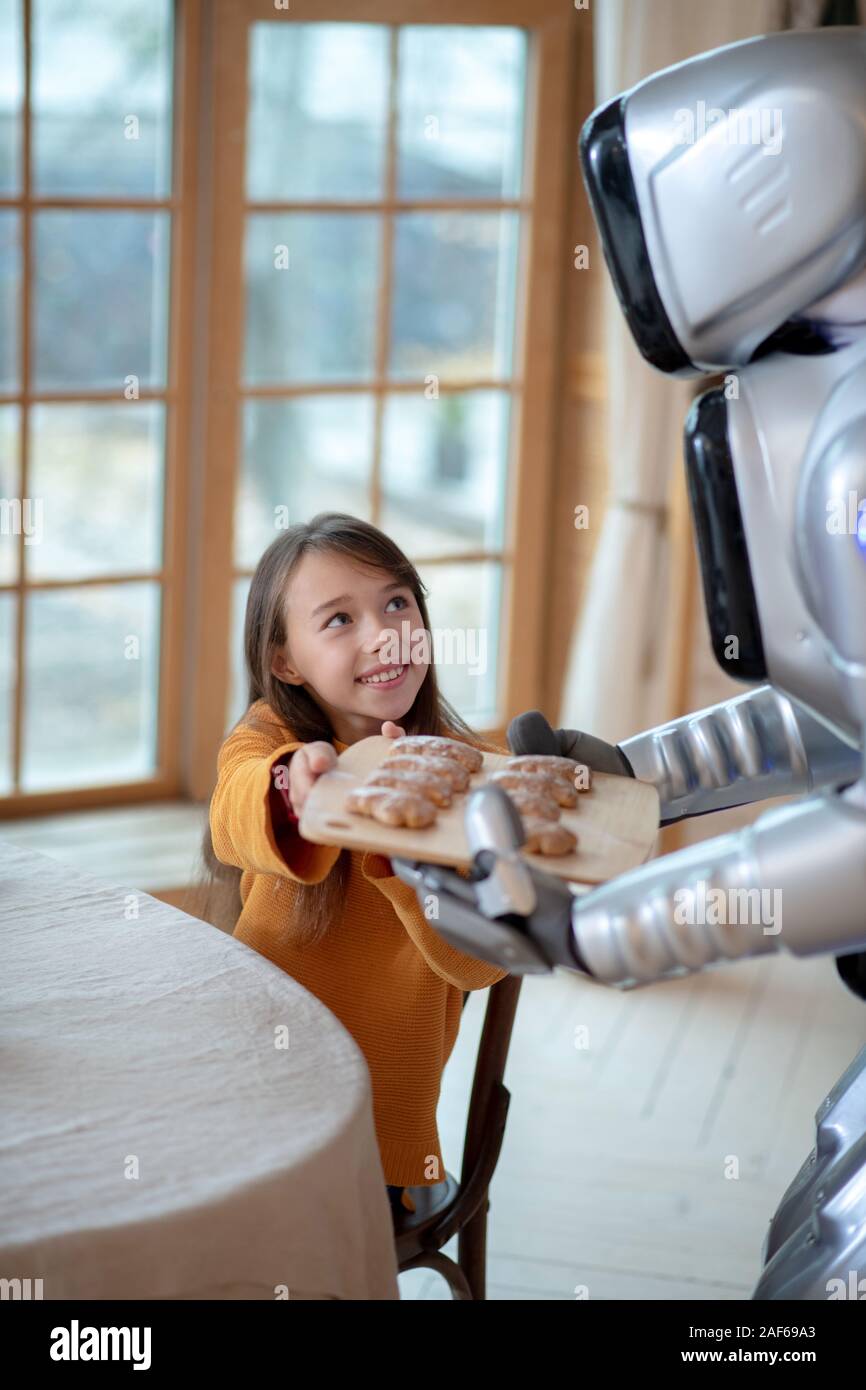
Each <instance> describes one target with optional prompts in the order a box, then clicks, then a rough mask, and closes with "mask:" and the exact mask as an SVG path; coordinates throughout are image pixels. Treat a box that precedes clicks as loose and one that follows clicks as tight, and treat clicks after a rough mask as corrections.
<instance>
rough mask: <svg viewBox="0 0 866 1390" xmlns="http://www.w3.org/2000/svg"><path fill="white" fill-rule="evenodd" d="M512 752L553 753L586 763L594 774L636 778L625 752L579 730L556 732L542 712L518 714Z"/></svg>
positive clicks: (510, 735) (513, 724)
mask: <svg viewBox="0 0 866 1390" xmlns="http://www.w3.org/2000/svg"><path fill="white" fill-rule="evenodd" d="M508 746H509V748H510V749H511V751H512V753H552V754H554V755H555V756H559V757H561V758H574V759H575V760H576V761H577V762H579V763H586V764H587V766H588V767H591V768H592V770H593V772H610V773H612V774H614V775H615V776H621V777H634V775H635V774H634V769H633V768H632V766H631V763H630V762H629V760H628V758H627V757H626V756H625V753H623V751H622V749H621V748H619V747H618V746H617V745H616V744H613V743H606V742H605V741H604V739H603V738H595V737H594V736H593V735H592V734H584V733H581V732H580V730H579V729H552V728H551V727H550V725H549V724H548V722H547V720H546V719H545V717H544V715H543V714H542V713H541V711H540V710H537V709H530V710H527V711H526V713H525V714H518V715H517V717H516V718H515V719H512V721H511V723H510V724H509V726H508Z"/></svg>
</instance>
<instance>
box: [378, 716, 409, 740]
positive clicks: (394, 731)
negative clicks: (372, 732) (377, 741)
mask: <svg viewBox="0 0 866 1390" xmlns="http://www.w3.org/2000/svg"><path fill="white" fill-rule="evenodd" d="M382 733H383V734H384V736H385V738H405V737H406V730H405V729H401V728H400V725H399V724H395V723H394V721H393V719H386V720H385V723H384V724H383V725H382Z"/></svg>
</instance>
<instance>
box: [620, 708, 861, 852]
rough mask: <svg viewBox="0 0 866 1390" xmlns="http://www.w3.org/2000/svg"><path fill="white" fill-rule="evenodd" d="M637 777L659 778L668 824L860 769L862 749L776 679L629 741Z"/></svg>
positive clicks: (846, 778)
mask: <svg viewBox="0 0 866 1390" xmlns="http://www.w3.org/2000/svg"><path fill="white" fill-rule="evenodd" d="M618 746H619V748H620V750H621V751H622V753H623V754H624V755H625V757H626V758H627V759H628V762H629V764H630V765H631V767H632V769H633V772H634V775H635V777H638V778H639V779H640V780H641V781H643V782H652V783H653V785H654V786H655V788H656V790H657V791H658V794H659V800H660V802H661V823H662V825H668V824H670V823H671V822H673V821H678V820H682V819H684V818H685V817H687V816H697V815H705V814H707V813H708V812H711V811H723V810H727V809H728V808H729V807H731V806H742V805H745V804H746V803H748V802H752V801H763V800H764V799H768V798H771V797H775V796H788V795H790V794H792V793H794V792H810V791H813V790H815V789H818V788H821V787H825V786H838V785H846V784H847V783H850V782H854V781H856V779H857V778H858V777H859V775H860V767H861V756H860V752H859V749H858V748H856V747H854V746H852V745H851V744H849V743H847V742H844V741H843V740H842V739H840V738H838V737H837V736H836V735H835V734H834V733H831V732H830V730H829V729H828V728H827V726H826V725H825V724H823V723H822V722H821V721H820V720H818V719H816V718H815V717H814V716H813V715H812V714H810V713H809V711H808V710H807V709H805V708H804V707H803V706H802V705H799V704H798V703H796V702H795V701H794V700H791V699H788V698H787V697H786V696H785V695H783V694H781V692H780V691H777V690H774V689H773V688H772V687H771V686H769V685H762V686H760V687H758V689H756V690H749V691H747V692H746V693H745V694H743V695H737V696H735V697H734V698H733V699H730V700H723V701H722V702H721V703H720V704H717V705H710V706H708V707H707V708H706V709H702V710H698V711H697V712H696V713H694V714H687V715H684V716H683V717H682V718H681V719H675V720H672V721H671V722H670V723H668V724H662V725H661V726H659V727H658V728H655V729H648V730H647V731H646V732H644V733H641V734H635V735H634V737H633V738H628V739H625V740H623V742H622V743H620V744H619V745H618Z"/></svg>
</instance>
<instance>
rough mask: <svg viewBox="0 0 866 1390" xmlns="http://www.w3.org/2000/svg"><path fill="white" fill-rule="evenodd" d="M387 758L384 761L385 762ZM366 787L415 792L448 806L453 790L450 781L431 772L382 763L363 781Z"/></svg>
mask: <svg viewBox="0 0 866 1390" xmlns="http://www.w3.org/2000/svg"><path fill="white" fill-rule="evenodd" d="M387 761H388V760H387V758H386V759H385V762H387ZM364 785H365V786H367V787H394V788H395V790H396V791H405V792H417V793H418V795H419V796H426V798H427V800H428V801H432V802H433V804H434V805H435V806H450V805H451V801H452V798H453V796H454V790H453V788H452V786H451V784H450V782H448V781H446V779H445V778H444V777H439V776H437V775H436V774H435V773H432V772H415V771H412V770H410V769H409V768H403V769H402V770H401V769H400V768H398V767H393V768H388V767H385V766H384V764H383V765H382V767H377V768H376V770H375V771H374V772H371V773H370V775H369V777H367V779H366V781H365V783H364Z"/></svg>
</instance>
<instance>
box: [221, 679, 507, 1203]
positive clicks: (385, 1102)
mask: <svg viewBox="0 0 866 1390" xmlns="http://www.w3.org/2000/svg"><path fill="white" fill-rule="evenodd" d="M249 713H250V715H251V716H253V717H255V718H256V719H258V720H266V721H267V722H268V723H269V724H270V725H271V726H272V732H268V733H265V732H264V731H259V730H254V729H249V728H244V727H243V726H240V727H239V728H237V729H235V730H234V732H233V733H231V734H230V735H229V737H228V738H227V739H226V741H225V743H224V744H223V746H222V748H221V749H220V753H219V757H218V760H217V771H218V780H217V785H216V789H215V791H214V793H213V797H212V799H211V804H210V828H211V835H212V837H213V844H214V851H215V853H216V856H217V858H218V859H219V860H221V862H222V863H224V864H234V865H236V866H237V867H238V868H240V869H242V870H243V874H242V877H241V882H240V893H241V901H242V903H243V910H242V912H241V915H240V917H239V918H238V922H237V925H236V927H235V930H234V935H235V936H236V937H237V939H238V940H239V941H243V942H245V943H246V944H247V945H248V946H252V947H253V949H254V950H256V951H260V952H261V953H262V954H263V955H265V956H267V957H268V958H269V959H270V960H272V961H274V962H275V964H277V965H279V966H281V967H282V969H283V970H285V971H287V972H288V974H290V975H292V976H294V978H295V979H296V980H298V981H300V983H301V984H302V985H304V986H305V988H306V989H308V990H310V992H311V993H312V994H315V995H316V996H317V997H318V998H319V999H321V1000H322V1002H323V1003H324V1004H326V1005H327V1007H328V1008H329V1009H330V1010H331V1012H332V1013H334V1014H336V1016H337V1018H338V1019H340V1021H341V1023H342V1024H343V1026H344V1027H345V1028H346V1029H347V1030H348V1031H349V1032H350V1033H351V1034H352V1036H353V1037H354V1039H355V1041H356V1042H357V1044H358V1046H359V1047H360V1049H361V1051H362V1052H363V1054H364V1056H365V1058H366V1059H367V1065H368V1067H369V1069H370V1080H371V1083H372V1093H373V1113H374V1118H375V1124H376V1134H377V1137H378V1142H379V1153H380V1156H381V1159H382V1167H383V1169H384V1173H385V1181H386V1182H387V1183H390V1184H392V1185H394V1186H401V1187H402V1186H408V1187H411V1186H423V1185H425V1184H433V1183H436V1182H441V1181H442V1179H443V1178H444V1176H445V1164H444V1161H443V1158H442V1153H441V1149H440V1146H439V1135H438V1132H437V1129H436V1107H437V1103H438V1100H439V1088H440V1084H441V1079H442V1072H443V1069H444V1067H445V1063H446V1062H447V1060H448V1058H449V1056H450V1055H451V1052H452V1049H453V1047H454V1043H455V1040H456V1038H457V1031H458V1028H459V1026H460V1015H461V1011H462V1008H463V991H464V990H475V989H485V988H487V986H488V985H492V984H495V983H496V982H497V981H498V980H502V979H504V978H505V975H506V974H507V973H508V972H507V971H505V970H500V969H498V968H497V967H496V966H493V965H490V964H489V963H488V962H487V961H482V960H476V959H475V958H474V957H472V956H467V955H464V954H463V952H461V951H458V950H457V949H456V948H455V947H453V946H450V945H449V944H448V943H447V942H446V941H444V940H443V938H442V937H441V936H439V935H438V934H437V932H436V931H435V930H434V928H433V927H432V926H431V925H430V923H429V922H428V921H427V919H426V918H425V916H424V913H423V911H422V908H421V906H420V904H419V902H418V899H417V897H416V895H415V893H414V891H413V889H411V888H410V887H409V886H408V885H407V884H405V883H402V882H401V880H400V879H399V878H397V877H396V875H395V874H394V873H393V872H392V868H391V862H390V860H389V859H387V858H385V857H384V856H383V855H381V854H373V853H362V852H360V851H354V850H353V851H351V852H350V860H351V866H350V873H349V878H348V885H347V892H346V895H345V899H344V902H343V906H342V909H341V912H340V915H339V919H338V920H336V921H335V922H334V923H333V925H332V926H331V927H330V929H329V930H328V931H327V932H326V933H325V936H324V938H323V939H322V940H321V941H319V942H317V943H316V944H314V945H307V946H298V945H297V944H296V943H295V942H294V941H293V939H292V920H293V916H294V913H295V906H296V898H297V891H298V890H297V887H296V885H297V884H299V883H318V882H320V881H321V880H322V879H324V878H325V877H326V876H327V874H328V873H329V872H330V870H331V869H332V868H333V866H334V863H335V862H336V860H337V856H338V854H339V849H338V848H337V847H335V846H334V847H332V846H328V845H314V844H312V843H311V842H310V841H308V840H304V839H303V838H302V837H301V836H300V835H299V834H298V831H297V829H296V828H294V827H292V828H290V829H285V830H282V831H281V832H280V833H279V835H277V833H275V826H274V822H273V818H272V811H271V797H270V791H271V785H272V771H271V769H272V768H273V767H274V766H275V765H276V764H277V763H279V762H282V761H284V760H285V759H286V758H287V757H288V755H289V754H290V753H293V752H294V751H295V750H296V749H298V748H301V747H303V744H302V743H300V742H299V741H298V740H297V739H293V738H292V733H291V730H290V729H288V728H286V726H285V725H284V724H282V723H281V722H280V720H279V718H278V716H277V715H276V713H275V712H274V710H272V708H271V706H270V705H268V704H267V703H266V702H265V701H264V700H259V701H257V702H256V703H255V704H254V705H253V706H252V708H251V709H250V711H249ZM334 747H335V749H336V751H337V753H341V752H342V751H343V750H344V748H345V747H346V744H344V743H340V742H339V740H335V741H334ZM323 1103H325V1104H326V1103H327V1100H326V1098H325V1099H324V1100H323Z"/></svg>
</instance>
